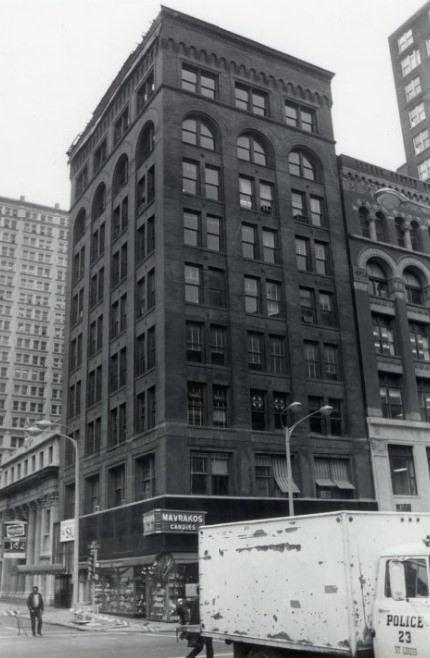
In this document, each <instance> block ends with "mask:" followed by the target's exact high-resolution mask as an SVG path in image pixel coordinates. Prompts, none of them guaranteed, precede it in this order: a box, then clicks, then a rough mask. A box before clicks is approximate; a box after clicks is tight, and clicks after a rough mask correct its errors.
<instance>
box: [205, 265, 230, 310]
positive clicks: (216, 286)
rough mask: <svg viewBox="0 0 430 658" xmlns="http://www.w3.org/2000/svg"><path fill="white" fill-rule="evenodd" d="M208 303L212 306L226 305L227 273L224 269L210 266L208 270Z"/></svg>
mask: <svg viewBox="0 0 430 658" xmlns="http://www.w3.org/2000/svg"><path fill="white" fill-rule="evenodd" d="M207 292H208V295H207V303H208V304H209V305H210V306H218V307H220V308H222V307H224V306H225V301H226V300H225V274H224V271H223V270H218V269H215V268H214V267H210V268H209V270H208V290H207Z"/></svg>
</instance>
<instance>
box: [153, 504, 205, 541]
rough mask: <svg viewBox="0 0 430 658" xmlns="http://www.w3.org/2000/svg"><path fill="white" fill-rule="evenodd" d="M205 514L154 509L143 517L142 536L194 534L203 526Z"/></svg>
mask: <svg viewBox="0 0 430 658" xmlns="http://www.w3.org/2000/svg"><path fill="white" fill-rule="evenodd" d="M205 518H206V512H193V511H192V512H188V511H183V510H170V509H154V510H151V511H150V512H146V514H144V515H143V534H144V535H154V534H160V533H163V532H170V533H179V532H180V533H196V532H198V530H199V528H200V526H201V525H204V524H205Z"/></svg>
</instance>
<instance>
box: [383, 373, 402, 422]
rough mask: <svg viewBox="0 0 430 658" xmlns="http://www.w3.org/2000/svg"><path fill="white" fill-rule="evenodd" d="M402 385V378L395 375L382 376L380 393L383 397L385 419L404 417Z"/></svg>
mask: <svg viewBox="0 0 430 658" xmlns="http://www.w3.org/2000/svg"><path fill="white" fill-rule="evenodd" d="M400 384H401V380H400V377H396V376H393V375H381V376H380V380H379V392H380V397H381V409H382V415H383V417H384V418H402V417H403V404H402V393H401V388H400Z"/></svg>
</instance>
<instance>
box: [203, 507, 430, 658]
mask: <svg viewBox="0 0 430 658" xmlns="http://www.w3.org/2000/svg"><path fill="white" fill-rule="evenodd" d="M428 534H430V515H429V514H400V513H385V512H356V511H353V512H333V513H328V514H318V515H309V516H296V517H286V518H274V519H265V520H258V521H249V522H243V523H242V522H240V523H231V524H222V525H214V526H205V527H202V528H200V533H199V569H200V614H201V623H202V629H203V632H204V635H206V636H209V637H213V638H218V639H223V640H232V641H234V642H235V643H237V642H240V643H245V644H248V645H249V644H251V645H262V646H269V647H283V648H288V649H295V650H299V649H300V650H303V651H317V652H323V653H332V654H336V655H346V656H355V655H357V654H359V653H361V652H362V651H365V650H366V651H368V650H369V649H370V647H371V643H372V638H371V616H372V604H373V601H374V597H375V586H376V569H377V562H378V558H379V556H380V554H381V552H382V551H383V550H384V549H385V548H388V547H390V546H396V545H398V544H402V543H410V542H419V541H421V540H422V538H423V537H424V536H425V535H428Z"/></svg>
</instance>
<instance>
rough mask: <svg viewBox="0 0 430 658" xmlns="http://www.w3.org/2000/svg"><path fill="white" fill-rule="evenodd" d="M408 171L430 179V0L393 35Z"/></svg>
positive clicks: (395, 78)
mask: <svg viewBox="0 0 430 658" xmlns="http://www.w3.org/2000/svg"><path fill="white" fill-rule="evenodd" d="M388 41H389V46H390V53H391V62H392V66H393V74H394V84H395V87H396V94H397V104H398V108H399V114H400V123H401V128H402V134H403V142H404V146H405V154H406V165H405V173H406V174H407V175H408V176H412V177H414V178H419V179H420V180H423V181H426V180H429V179H430V2H426V3H425V5H423V7H421V9H419V10H418V11H417V12H415V14H413V16H411V17H410V18H409V19H408V20H407V21H405V22H404V23H403V24H402V25H401V26H400V27H399V28H398V29H397V30H396V31H395V32H393V34H392V35H391V36H390V37H389V39H388Z"/></svg>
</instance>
